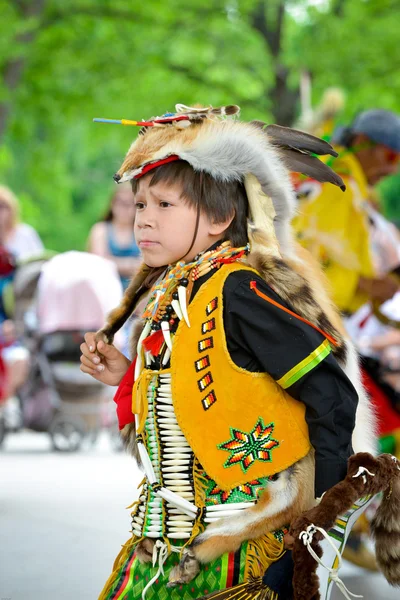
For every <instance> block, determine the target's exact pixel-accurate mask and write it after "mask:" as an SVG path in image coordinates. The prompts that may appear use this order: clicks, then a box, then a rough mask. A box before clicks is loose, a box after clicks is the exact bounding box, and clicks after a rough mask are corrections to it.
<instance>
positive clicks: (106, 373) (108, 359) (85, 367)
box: [80, 331, 131, 385]
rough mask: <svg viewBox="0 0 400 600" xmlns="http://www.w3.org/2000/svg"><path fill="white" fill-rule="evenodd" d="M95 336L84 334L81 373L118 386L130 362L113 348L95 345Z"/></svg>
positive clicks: (94, 334)
mask: <svg viewBox="0 0 400 600" xmlns="http://www.w3.org/2000/svg"><path fill="white" fill-rule="evenodd" d="M95 336H96V333H95V332H93V331H90V332H89V333H86V334H85V341H84V343H83V344H81V352H82V356H81V359H80V360H81V371H82V372H83V373H88V374H89V375H91V376H92V377H93V378H94V379H96V380H97V381H101V382H102V383H106V384H107V385H119V384H120V382H121V379H122V378H123V376H124V375H125V373H126V372H127V370H128V368H129V365H130V364H131V361H130V360H129V359H128V358H127V357H126V356H124V354H122V352H120V351H119V350H117V348H116V347H115V346H112V345H108V344H105V343H104V342H98V343H97V345H96V339H95ZM96 350H97V352H98V354H96Z"/></svg>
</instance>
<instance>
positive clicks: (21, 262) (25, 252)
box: [0, 185, 140, 451]
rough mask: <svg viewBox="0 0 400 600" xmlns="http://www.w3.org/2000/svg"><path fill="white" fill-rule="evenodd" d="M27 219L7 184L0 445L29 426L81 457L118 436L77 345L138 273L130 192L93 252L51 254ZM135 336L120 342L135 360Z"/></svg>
mask: <svg viewBox="0 0 400 600" xmlns="http://www.w3.org/2000/svg"><path fill="white" fill-rule="evenodd" d="M19 212H20V207H19V203H18V200H17V198H16V196H15V194H14V193H13V192H12V191H11V190H10V189H9V188H7V187H5V186H1V187H0V444H1V442H2V440H3V439H4V436H5V434H6V433H7V432H12V431H18V430H20V429H22V428H24V427H25V428H29V429H33V430H34V431H48V432H49V433H50V436H51V439H52V443H53V447H54V448H55V449H56V450H67V451H73V450H76V449H78V448H79V447H81V445H82V443H83V441H84V440H85V439H87V438H91V439H95V438H96V435H97V433H98V431H99V430H100V429H101V428H103V427H111V430H112V433H113V434H116V433H117V430H116V429H115V428H116V422H115V417H113V411H112V408H111V406H110V409H109V410H108V412H107V409H105V408H104V407H105V406H107V402H105V399H106V400H107V399H108V400H109V399H110V392H108V393H107V390H106V389H104V388H103V387H102V385H101V384H99V383H98V382H93V381H87V379H89V378H86V377H85V376H84V375H83V374H82V373H81V372H80V370H79V367H80V362H79V357H80V351H79V347H80V344H81V342H82V341H83V334H84V333H85V332H86V331H87V330H88V329H90V330H96V329H98V328H100V327H101V325H102V324H103V321H104V319H105V316H106V314H107V313H108V312H109V311H110V310H111V309H112V308H114V307H115V306H116V305H117V304H118V303H119V301H120V299H121V297H122V294H123V290H124V289H126V287H127V285H128V283H129V279H130V276H131V275H132V274H133V273H134V272H135V270H136V268H137V267H138V265H139V262H140V256H139V249H138V247H137V245H136V243H135V239H134V234H133V223H134V217H135V206H134V201H133V196H132V191H131V189H130V186H124V185H122V186H119V187H118V188H117V190H116V192H115V193H114V194H113V196H112V198H111V200H110V203H109V207H108V209H107V213H106V215H105V216H104V218H103V219H101V220H100V221H99V222H98V223H96V224H95V225H94V226H93V227H92V229H91V231H90V232H89V235H88V240H87V252H76V251H70V252H65V253H62V254H58V255H56V254H55V253H52V252H48V251H46V250H45V249H44V246H43V243H42V241H41V239H40V237H39V235H38V233H37V232H36V231H35V230H34V229H33V228H32V227H31V226H30V225H28V224H26V223H23V222H21V221H20V218H19ZM129 329H130V324H128V325H127V326H126V327H125V328H124V329H123V331H122V332H121V334H120V337H119V338H117V340H116V343H117V344H118V345H119V346H120V348H121V349H122V350H125V351H126V352H127V353H128V336H129ZM114 426H115V427H114ZM114 430H115V431H114ZM115 443H116V445H117V446H119V443H118V440H117V439H116V441H115Z"/></svg>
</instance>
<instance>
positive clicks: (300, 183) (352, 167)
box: [294, 109, 400, 570]
mask: <svg viewBox="0 0 400 600" xmlns="http://www.w3.org/2000/svg"><path fill="white" fill-rule="evenodd" d="M314 125H315V123H314ZM330 125H331V129H333V127H334V123H333V122H332V123H331V124H330ZM319 127H320V128H321V124H319ZM322 129H323V127H322ZM327 133H328V136H327V137H328V138H329V137H330V138H331V141H332V142H333V143H334V144H335V148H336V150H337V152H338V154H339V156H338V157H337V158H333V159H329V161H328V164H329V165H330V166H332V167H333V168H334V169H335V170H336V172H338V173H339V174H340V175H341V176H342V178H343V180H344V182H345V184H346V191H345V192H344V193H343V192H341V191H340V190H338V193H336V191H334V192H333V193H332V192H331V190H330V189H329V186H328V185H327V184H320V183H318V182H316V181H314V180H312V179H303V180H302V179H300V178H297V179H296V180H295V187H296V190H297V194H298V198H299V214H298V216H297V217H296V218H295V220H294V225H295V229H296V231H297V235H298V239H299V241H300V242H301V243H302V244H303V245H304V246H305V247H307V248H308V249H309V250H310V251H311V252H312V253H313V254H314V256H315V257H316V258H317V259H318V260H319V261H320V262H321V263H322V265H323V267H324V270H325V274H326V275H327V278H328V280H329V284H330V287H331V290H332V293H333V297H334V300H335V302H336V304H337V305H338V306H339V308H340V309H341V310H342V311H343V313H344V314H345V316H346V317H347V318H345V323H346V327H347V329H348V332H349V334H350V336H351V337H352V339H353V341H354V343H355V344H356V346H357V348H358V350H359V352H360V355H361V356H362V365H363V380H364V385H365V386H366V388H367V390H368V393H369V395H370V397H371V399H372V401H373V402H374V405H375V409H376V413H377V418H378V427H379V435H380V450H381V451H382V452H390V453H393V454H397V453H398V452H399V450H400V448H399V446H398V437H399V436H398V432H399V431H400V430H399V425H400V413H399V406H400V405H399V401H398V391H397V390H396V387H395V385H393V383H396V380H395V381H394V382H393V380H392V379H391V380H388V379H387V377H386V373H385V371H387V365H385V356H386V354H387V352H389V356H390V355H391V352H393V351H391V350H388V349H387V348H385V352H383V351H381V350H382V348H379V349H378V348H376V347H374V338H375V337H376V336H377V335H380V336H382V334H383V333H386V332H387V331H388V328H387V327H385V326H384V325H383V324H382V323H381V322H380V321H379V318H377V317H376V316H375V315H374V312H375V313H377V311H378V310H379V307H380V306H381V305H382V304H383V305H385V306H386V305H389V304H390V305H391V312H392V314H393V313H394V312H397V313H398V312H399V308H397V310H396V305H397V307H400V306H399V303H400V294H398V293H397V292H398V290H399V281H400V280H399V279H398V278H397V277H396V272H397V270H398V268H399V265H400V236H399V232H398V230H397V228H396V227H395V226H394V225H393V224H392V223H390V222H389V221H388V220H387V219H386V218H385V217H383V216H382V215H381V214H380V205H379V195H378V194H377V193H376V190H375V186H376V184H377V183H378V182H379V181H380V180H381V179H383V178H385V177H387V176H389V175H392V174H394V173H395V172H396V171H397V169H398V164H399V158H400V117H399V116H398V115H396V114H395V113H393V112H390V111H386V110H381V109H374V110H367V111H364V112H361V113H359V114H358V115H357V116H356V118H355V119H354V120H353V122H352V123H351V125H349V126H348V127H341V128H338V129H337V130H336V131H335V132H334V133H333V135H329V133H331V134H332V131H330V132H327ZM392 298H393V300H392ZM392 339H393V338H392ZM394 339H396V338H394ZM397 378H398V376H397ZM367 532H368V523H367V522H366V521H365V519H362V520H361V522H359V523H358V524H357V527H356V528H355V529H354V530H353V532H352V534H351V536H350V538H349V541H348V544H347V547H346V549H345V554H344V556H345V557H346V558H347V559H348V560H351V561H352V562H353V563H354V564H357V565H359V566H362V567H364V568H367V569H370V570H376V568H377V567H376V562H375V557H374V556H373V555H372V554H371V552H370V551H369V548H368V543H367V541H366V537H365V535H366V534H367Z"/></svg>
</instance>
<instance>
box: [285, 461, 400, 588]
mask: <svg viewBox="0 0 400 600" xmlns="http://www.w3.org/2000/svg"><path fill="white" fill-rule="evenodd" d="M360 468H361V469H362V468H364V469H367V471H369V473H372V475H370V474H369V473H368V472H367V471H360ZM384 490H385V493H386V495H387V496H386V501H387V503H388V504H386V505H383V507H381V509H379V510H378V513H377V516H376V517H375V532H376V533H377V539H379V540H380V542H382V545H383V543H384V541H386V544H387V547H386V548H381V549H380V552H381V560H382V564H384V567H385V568H384V570H383V573H384V575H385V576H386V577H387V579H388V581H389V583H392V585H400V578H399V562H400V560H399V554H398V552H397V550H398V547H397V545H396V544H397V543H398V539H399V525H398V524H399V519H400V493H399V491H400V467H399V463H398V461H397V460H396V459H395V458H394V457H393V456H391V455H390V454H381V455H380V456H378V457H377V458H374V457H373V456H372V455H371V454H368V453H366V452H360V453H358V454H354V455H353V456H351V457H350V459H349V461H348V470H347V475H346V478H345V479H344V480H343V481H341V482H340V483H338V484H337V485H335V486H334V487H333V488H331V489H330V490H328V491H327V492H326V493H325V494H324V496H323V497H322V500H321V502H320V504H318V505H317V506H315V507H314V508H312V509H311V510H309V511H307V512H305V513H304V514H302V515H301V516H299V517H297V518H296V519H295V520H294V521H292V523H291V525H290V531H289V536H287V537H286V545H287V547H289V548H292V549H293V560H294V579H293V587H294V592H295V594H294V600H310V599H312V600H319V598H320V596H319V593H318V582H317V581H316V580H315V577H313V576H310V575H311V574H312V573H315V571H316V568H317V563H316V562H315V561H312V563H311V562H310V559H309V557H308V556H307V554H308V551H307V549H306V547H305V546H304V544H303V541H302V540H301V539H300V537H299V536H300V533H301V532H303V531H306V529H307V527H308V526H309V525H315V526H317V527H321V528H322V529H324V530H325V531H328V530H329V529H331V528H332V527H333V525H334V524H335V521H336V519H337V518H338V517H339V516H340V515H342V514H344V513H345V512H346V511H348V510H349V509H350V508H351V507H352V505H353V504H354V502H355V501H356V500H358V499H360V498H362V497H364V496H366V495H369V494H371V495H375V494H378V493H379V492H382V491H384ZM389 490H392V496H393V499H392V500H390V498H388V496H389V493H390V491H389ZM379 511H381V512H380V514H379ZM322 537H323V536H322V534H321V533H319V532H318V531H317V532H316V533H315V534H314V536H313V541H312V547H313V549H314V550H316V549H318V547H319V542H320V541H321V539H322ZM393 542H394V544H393Z"/></svg>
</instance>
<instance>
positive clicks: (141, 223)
mask: <svg viewBox="0 0 400 600" xmlns="http://www.w3.org/2000/svg"><path fill="white" fill-rule="evenodd" d="M150 180H151V174H149V175H146V176H145V177H143V179H141V180H140V185H139V189H138V191H137V193H136V194H135V205H136V219H135V238H136V243H137V244H138V246H139V248H140V250H141V252H142V255H143V260H144V262H145V263H146V264H147V265H149V266H150V267H161V266H163V265H168V264H172V263H175V262H177V261H178V260H181V259H182V260H185V262H190V261H191V260H192V259H193V258H194V257H195V256H196V254H198V253H199V252H202V251H203V250H206V249H207V248H209V247H210V246H211V245H212V244H214V243H215V242H217V241H218V240H219V239H221V236H222V234H223V232H224V231H225V229H226V228H227V227H228V225H229V222H230V221H228V222H227V223H219V224H214V223H211V222H210V221H209V219H208V218H207V216H206V215H204V214H203V213H200V219H199V227H198V232H197V236H196V241H195V243H194V245H193V248H192V249H191V250H190V252H189V253H188V250H189V248H190V246H191V244H192V241H193V236H194V232H195V228H196V217H197V211H196V209H195V208H194V207H193V206H191V205H190V204H189V203H187V202H186V201H185V198H183V197H182V187H181V185H180V184H178V183H176V184H171V183H164V182H162V181H161V182H159V183H157V184H155V185H153V186H151V187H150V185H149V184H150Z"/></svg>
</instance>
